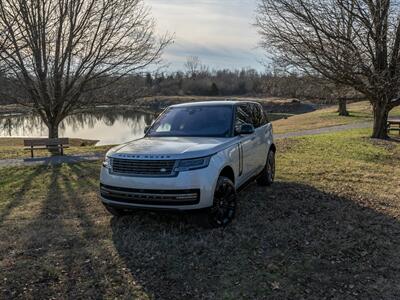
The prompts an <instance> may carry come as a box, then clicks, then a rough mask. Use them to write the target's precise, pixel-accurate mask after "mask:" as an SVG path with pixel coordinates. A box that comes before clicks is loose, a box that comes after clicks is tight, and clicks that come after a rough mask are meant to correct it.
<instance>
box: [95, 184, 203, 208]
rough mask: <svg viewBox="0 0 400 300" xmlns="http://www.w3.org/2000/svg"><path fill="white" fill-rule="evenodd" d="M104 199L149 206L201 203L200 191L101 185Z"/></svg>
mask: <svg viewBox="0 0 400 300" xmlns="http://www.w3.org/2000/svg"><path fill="white" fill-rule="evenodd" d="M100 194H101V196H102V197H103V198H105V199H107V200H111V201H115V202H122V203H130V204H145V205H146V204H148V205H194V204H198V203H199V201H200V190H199V189H190V190H141V189H130V188H121V187H115V186H109V185H104V184H100Z"/></svg>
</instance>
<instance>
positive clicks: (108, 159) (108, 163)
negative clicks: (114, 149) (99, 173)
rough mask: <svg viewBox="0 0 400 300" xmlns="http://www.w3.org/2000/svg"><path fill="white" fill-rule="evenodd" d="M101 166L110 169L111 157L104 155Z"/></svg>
mask: <svg viewBox="0 0 400 300" xmlns="http://www.w3.org/2000/svg"><path fill="white" fill-rule="evenodd" d="M103 167H104V168H107V169H111V158H109V157H108V156H106V157H105V159H104V161H103Z"/></svg>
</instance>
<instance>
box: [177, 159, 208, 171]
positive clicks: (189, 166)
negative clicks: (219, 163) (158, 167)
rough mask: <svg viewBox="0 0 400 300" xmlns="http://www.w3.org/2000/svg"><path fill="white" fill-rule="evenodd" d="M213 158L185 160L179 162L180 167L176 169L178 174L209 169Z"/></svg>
mask: <svg viewBox="0 0 400 300" xmlns="http://www.w3.org/2000/svg"><path fill="white" fill-rule="evenodd" d="M210 159H211V156H207V157H201V158H193V159H183V160H181V161H179V164H178V167H177V168H175V171H177V172H183V171H190V170H197V169H202V168H207V167H208V164H209V163H210Z"/></svg>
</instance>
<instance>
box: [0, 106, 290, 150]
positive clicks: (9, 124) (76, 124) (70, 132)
mask: <svg viewBox="0 0 400 300" xmlns="http://www.w3.org/2000/svg"><path fill="white" fill-rule="evenodd" d="M156 116H157V113H156V112H154V113H146V112H140V111H137V110H134V109H132V108H123V109H122V108H120V107H102V108H97V109H95V110H93V111H91V112H82V113H77V114H74V115H71V116H69V117H67V118H66V119H65V120H64V121H63V122H62V123H61V124H60V127H59V136H60V137H69V138H82V139H90V140H98V141H99V142H98V143H97V145H98V146H100V145H113V144H121V143H124V142H127V141H131V140H134V139H137V138H140V137H142V136H143V131H144V128H145V126H146V125H147V124H151V123H152V122H153V121H154V119H155V118H156ZM269 117H270V119H271V120H275V119H279V118H283V117H286V115H285V114H269ZM0 137H47V127H46V126H45V125H44V123H43V122H42V121H41V119H40V118H39V116H37V115H33V114H19V115H9V116H0Z"/></svg>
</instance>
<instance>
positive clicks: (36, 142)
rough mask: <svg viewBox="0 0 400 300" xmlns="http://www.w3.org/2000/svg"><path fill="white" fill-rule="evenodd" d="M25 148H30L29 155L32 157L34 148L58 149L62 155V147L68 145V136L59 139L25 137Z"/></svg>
mask: <svg viewBox="0 0 400 300" xmlns="http://www.w3.org/2000/svg"><path fill="white" fill-rule="evenodd" d="M24 146H25V149H27V150H31V157H32V158H33V150H34V149H55V148H57V150H59V151H60V154H61V155H64V148H68V147H69V139H68V138H60V139H27V140H24Z"/></svg>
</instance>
